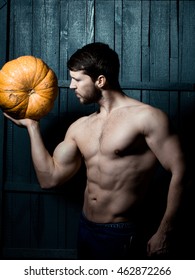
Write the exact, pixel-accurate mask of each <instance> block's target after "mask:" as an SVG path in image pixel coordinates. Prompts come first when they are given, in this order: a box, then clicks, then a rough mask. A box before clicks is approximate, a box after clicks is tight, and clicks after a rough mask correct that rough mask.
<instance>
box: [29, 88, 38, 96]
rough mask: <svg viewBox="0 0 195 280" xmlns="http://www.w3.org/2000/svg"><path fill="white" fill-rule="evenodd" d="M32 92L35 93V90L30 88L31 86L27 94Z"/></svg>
mask: <svg viewBox="0 0 195 280" xmlns="http://www.w3.org/2000/svg"><path fill="white" fill-rule="evenodd" d="M33 93H36V92H35V90H34V89H32V88H31V89H29V91H28V95H31V94H33Z"/></svg>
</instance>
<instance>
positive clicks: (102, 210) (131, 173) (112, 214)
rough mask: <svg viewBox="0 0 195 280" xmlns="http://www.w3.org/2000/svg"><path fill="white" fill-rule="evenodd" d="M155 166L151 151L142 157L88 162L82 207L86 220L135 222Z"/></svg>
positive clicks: (135, 156)
mask: <svg viewBox="0 0 195 280" xmlns="http://www.w3.org/2000/svg"><path fill="white" fill-rule="evenodd" d="M140 157H141V158H140ZM97 162H98V163H97ZM155 163H156V160H155V158H154V156H153V154H152V153H151V152H150V151H147V152H146V154H144V155H134V156H126V157H125V158H117V157H116V158H115V159H110V160H108V159H106V160H105V158H104V157H98V158H96V159H93V160H90V161H89V162H87V164H86V166H87V185H86V189H85V194H84V206H83V212H84V214H85V216H86V217H87V219H89V220H90V221H93V222H96V223H114V222H124V221H128V220H132V219H134V218H135V217H134V216H135V215H136V210H135V209H136V207H137V206H138V204H139V202H140V201H141V200H142V198H143V196H144V194H145V192H146V191H147V186H148V184H149V181H150V178H151V173H153V171H154V168H155Z"/></svg>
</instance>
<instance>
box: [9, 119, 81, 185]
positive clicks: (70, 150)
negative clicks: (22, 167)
mask: <svg viewBox="0 0 195 280" xmlns="http://www.w3.org/2000/svg"><path fill="white" fill-rule="evenodd" d="M4 115H5V116H6V117H8V118H9V119H10V120H12V121H13V122H14V123H15V124H17V125H18V126H23V127H26V128H27V130H28V133H29V136H30V142H31V154H32V159H33V164H34V168H35V171H36V175H37V178H38V181H39V183H40V185H41V187H42V188H52V187H55V186H58V185H61V184H63V183H64V182H65V181H67V180H68V179H70V178H71V177H72V176H73V175H74V174H75V173H76V172H77V171H78V169H79V168H80V165H81V154H80V152H79V150H78V147H77V145H76V142H75V141H74V138H73V133H72V129H71V127H70V128H69V130H68V131H67V133H66V136H65V139H64V141H63V142H61V143H60V144H59V145H58V146H57V147H56V149H55V150H54V153H53V156H51V155H50V154H49V152H48V151H47V149H46V148H45V146H44V143H43V140H42V137H41V133H40V128H39V123H38V122H37V121H34V120H31V119H24V120H15V119H13V118H11V117H9V116H8V115H6V114H4Z"/></svg>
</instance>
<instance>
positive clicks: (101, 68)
mask: <svg viewBox="0 0 195 280" xmlns="http://www.w3.org/2000/svg"><path fill="white" fill-rule="evenodd" d="M67 66H68V69H69V70H71V71H79V70H83V71H84V73H85V74H86V75H88V76H90V77H91V79H92V80H93V81H94V82H95V81H96V80H97V78H98V76H99V75H104V76H105V77H106V80H107V83H108V86H109V88H112V89H117V90H119V89H120V85H119V82H118V78H119V68H120V63H119V58H118V55H117V53H116V52H115V51H114V50H112V49H111V48H110V47H109V46H108V45H107V44H104V43H100V42H96V43H91V44H87V45H85V46H84V47H82V48H81V49H78V50H77V51H76V52H75V53H74V54H73V55H72V56H71V57H70V59H69V60H68V62H67Z"/></svg>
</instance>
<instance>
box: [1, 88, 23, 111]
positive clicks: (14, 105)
mask: <svg viewBox="0 0 195 280" xmlns="http://www.w3.org/2000/svg"><path fill="white" fill-rule="evenodd" d="M4 92H6V93H10V95H11V94H12V92H13V93H18V92H23V93H24V95H23V97H22V98H21V100H20V99H18V100H19V101H18V102H17V103H15V104H13V105H12V106H9V107H8V106H7V105H6V106H5V105H3V104H2V105H1V108H3V109H4V108H6V109H7V108H8V109H13V108H14V107H16V106H18V105H20V104H21V103H22V102H23V101H24V100H25V99H26V98H27V97H26V92H25V91H4ZM0 93H1V90H0ZM13 95H14V94H13ZM14 96H16V97H17V94H15V95H14ZM0 103H1V102H0Z"/></svg>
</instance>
